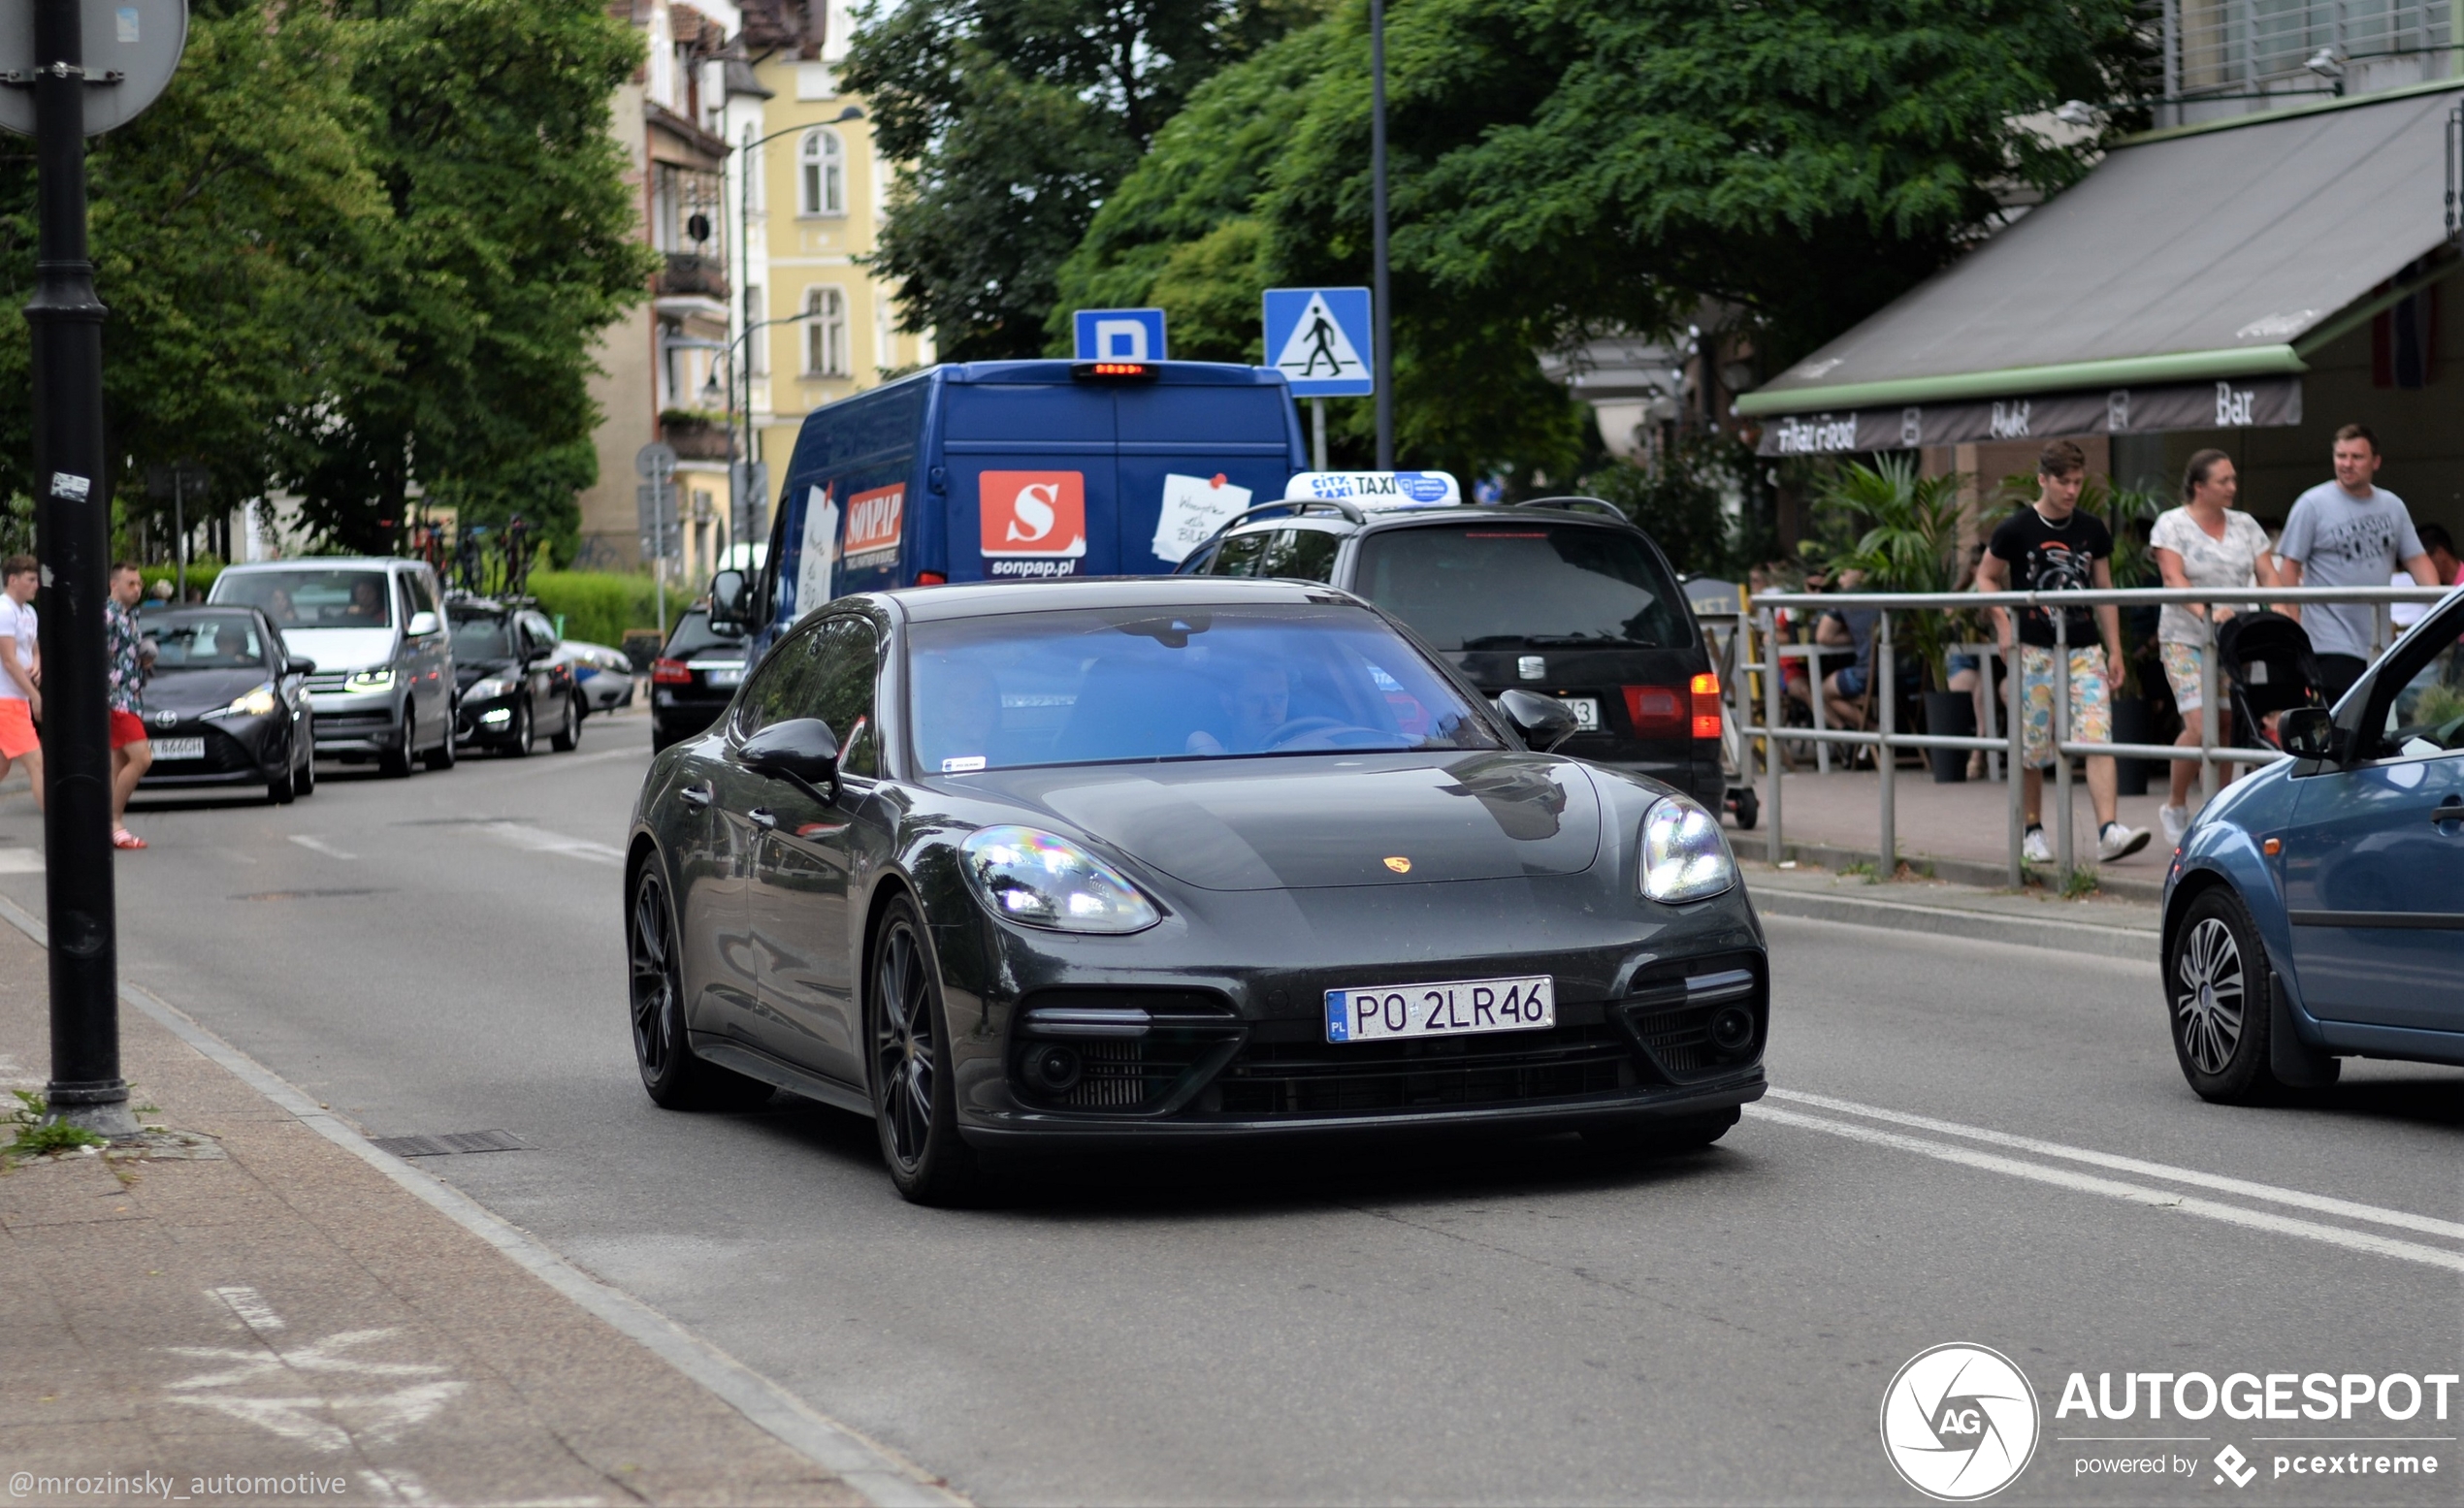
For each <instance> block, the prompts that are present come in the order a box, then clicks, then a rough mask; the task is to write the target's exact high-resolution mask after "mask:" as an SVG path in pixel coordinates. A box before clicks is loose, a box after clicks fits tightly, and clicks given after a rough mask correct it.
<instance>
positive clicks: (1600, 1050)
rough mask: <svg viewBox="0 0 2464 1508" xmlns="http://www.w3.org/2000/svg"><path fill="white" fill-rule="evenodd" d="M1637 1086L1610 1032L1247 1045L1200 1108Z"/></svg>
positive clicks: (1506, 1101) (1369, 1107) (1457, 1098)
mask: <svg viewBox="0 0 2464 1508" xmlns="http://www.w3.org/2000/svg"><path fill="white" fill-rule="evenodd" d="M1508 1039H1510V1040H1508ZM1638 1081H1639V1080H1638V1075H1637V1070H1636V1064H1635V1057H1634V1049H1633V1047H1632V1046H1631V1045H1630V1044H1629V1043H1628V1042H1627V1041H1626V1039H1625V1038H1624V1036H1623V1035H1622V1034H1621V1033H1619V1032H1618V1031H1617V1029H1616V1028H1615V1027H1613V1026H1608V1025H1605V1024H1601V1025H1591V1026H1561V1027H1557V1028H1554V1029H1552V1030H1550V1031H1545V1032H1516V1033H1511V1034H1507V1033H1501V1034H1499V1035H1498V1037H1496V1038H1492V1039H1482V1038H1451V1039H1442V1040H1439V1041H1431V1042H1399V1043H1348V1044H1345V1045H1341V1046H1337V1045H1333V1044H1329V1043H1250V1044H1249V1045H1248V1047H1247V1048H1245V1049H1243V1051H1242V1052H1241V1054H1240V1056H1239V1057H1237V1058H1236V1059H1234V1060H1233V1062H1232V1064H1231V1066H1230V1067H1228V1068H1226V1069H1225V1070H1224V1071H1223V1072H1222V1074H1220V1075H1217V1076H1216V1081H1215V1083H1214V1085H1213V1086H1212V1087H1210V1088H1209V1090H1208V1091H1207V1093H1206V1094H1205V1095H1204V1096H1203V1097H1202V1098H1201V1100H1200V1105H1201V1107H1202V1108H1204V1109H1206V1110H1209V1111H1217V1112H1220V1113H1222V1114H1225V1115H1243V1116H1255V1115H1328V1114H1345V1113H1351V1112H1363V1111H1376V1110H1402V1109H1415V1108H1419V1107H1427V1106H1478V1105H1514V1104H1526V1103H1529V1102H1532V1101H1536V1100H1559V1099H1572V1098H1574V1097H1576V1096H1580V1095H1588V1094H1601V1093H1605V1092H1607V1091H1610V1090H1616V1089H1625V1088H1630V1087H1632V1086H1633V1085H1635V1084H1636V1083H1637V1082H1638Z"/></svg>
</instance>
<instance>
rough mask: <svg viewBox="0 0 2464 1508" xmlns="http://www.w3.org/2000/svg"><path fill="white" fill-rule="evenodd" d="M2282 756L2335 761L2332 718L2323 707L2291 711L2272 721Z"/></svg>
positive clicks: (2299, 708) (2334, 725) (2334, 722)
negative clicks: (2282, 748) (2280, 743)
mask: <svg viewBox="0 0 2464 1508" xmlns="http://www.w3.org/2000/svg"><path fill="white" fill-rule="evenodd" d="M2276 734H2277V736H2278V737H2279V738H2281V739H2283V740H2284V745H2285V753H2286V754H2291V755H2292V756H2293V757H2294V758H2296V759H2328V760H2333V759H2335V758H2336V757H2337V756H2338V755H2339V754H2340V753H2341V751H2340V750H2338V749H2337V747H2336V744H2337V738H2336V715H2335V714H2334V713H2332V712H2329V711H2328V710H2327V709H2326V708H2324V707H2295V708H2293V709H2292V710H2291V711H2289V712H2287V713H2286V714H2285V715H2284V716H2283V717H2281V718H2279V719H2277V720H2276Z"/></svg>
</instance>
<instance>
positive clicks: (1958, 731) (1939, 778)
mask: <svg viewBox="0 0 2464 1508" xmlns="http://www.w3.org/2000/svg"><path fill="white" fill-rule="evenodd" d="M1925 730H1926V731H1927V732H1929V733H1931V734H1934V735H1936V736H1938V737H1948V738H1973V737H1975V736H1976V701H1975V698H1974V695H1973V693H1971V692H1968V691H1928V692H1926V693H1925ZM1925 757H1926V762H1927V763H1928V764H1930V765H1932V766H1933V783H1934V784H1935V785H1937V786H1957V785H1961V784H1962V783H1964V782H1965V781H1966V780H1967V751H1966V750H1964V749H1929V750H1927V751H1926V752H1925Z"/></svg>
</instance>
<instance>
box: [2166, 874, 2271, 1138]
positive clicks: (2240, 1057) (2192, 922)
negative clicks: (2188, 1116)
mask: <svg viewBox="0 0 2464 1508" xmlns="http://www.w3.org/2000/svg"><path fill="white" fill-rule="evenodd" d="M2273 988H2274V976H2273V974H2272V973H2271V972H2270V971H2269V969H2268V966H2267V946H2266V944H2265V943H2263V942H2261V941H2260V939H2259V935H2258V927H2257V924H2256V923H2254V922H2253V921H2252V920H2251V914H2250V910H2249V908H2247V907H2245V906H2244V905H2243V904H2242V898H2241V897H2240V896H2238V895H2236V894H2234V893H2233V892H2232V891H2231V890H2229V889H2226V888H2225V887H2223V886H2222V885H2218V886H2216V887H2215V888H2213V889H2210V890H2207V891H2204V892H2202V893H2201V894H2200V895H2199V896H2198V897H2197V898H2196V899H2194V900H2192V901H2191V902H2190V905H2189V908H2188V910H2187V911H2185V912H2184V913H2183V915H2182V925H2181V926H2180V927H2179V928H2177V929H2175V931H2174V934H2173V942H2172V945H2171V946H2170V947H2168V948H2167V949H2166V950H2165V959H2164V995H2165V1007H2166V1010H2165V1014H2166V1016H2167V1017H2168V1018H2169V1020H2170V1023H2171V1026H2172V1032H2173V1054H2174V1056H2175V1057H2176V1058H2177V1059H2179V1060H2180V1061H2181V1064H2182V1076H2183V1077H2184V1078H2187V1079H2188V1080H2189V1082H2190V1088H2191V1089H2192V1090H2194V1091H2196V1092H2197V1094H2198V1097H2199V1098H2200V1099H2202V1100H2210V1101H2214V1102H2215V1103H2217V1104H2219V1105H2253V1104H2257V1103H2260V1102H2262V1101H2265V1100H2268V1099H2271V1098H2274V1097H2275V1096H2276V1095H2277V1094H2278V1093H2279V1092H2280V1090H2281V1088H2282V1086H2281V1085H2280V1084H2279V1083H2278V1082H2277V1079H2276V1075H2275V1074H2274V1072H2273V1071H2272V1070H2271V1069H2270V1067H2269V1062H2268V1048H2269V1034H2270V1033H2271V1032H2272V1031H2273V1030H2274V1028H2275V1012H2274V1007H2275V999H2274V997H2273V995H2272V993H2271V991H2272V990H2273Z"/></svg>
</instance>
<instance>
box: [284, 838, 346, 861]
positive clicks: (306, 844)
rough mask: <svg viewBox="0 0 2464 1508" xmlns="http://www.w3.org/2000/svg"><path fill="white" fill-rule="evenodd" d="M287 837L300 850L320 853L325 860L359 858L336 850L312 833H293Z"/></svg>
mask: <svg viewBox="0 0 2464 1508" xmlns="http://www.w3.org/2000/svg"><path fill="white" fill-rule="evenodd" d="M289 836H290V839H291V841H292V842H293V843H296V844H298V845H299V846H300V847H301V848H304V849H306V850H308V851H309V852H311V853H322V854H324V855H325V856H326V857H327V858H354V859H355V858H357V857H359V855H358V854H356V853H350V852H346V851H344V850H341V849H338V848H336V847H335V846H334V845H332V844H330V843H328V842H326V841H325V840H324V839H322V838H320V837H318V836H317V835H316V834H314V833H306V832H295V833H292V834H290V835H289Z"/></svg>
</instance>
